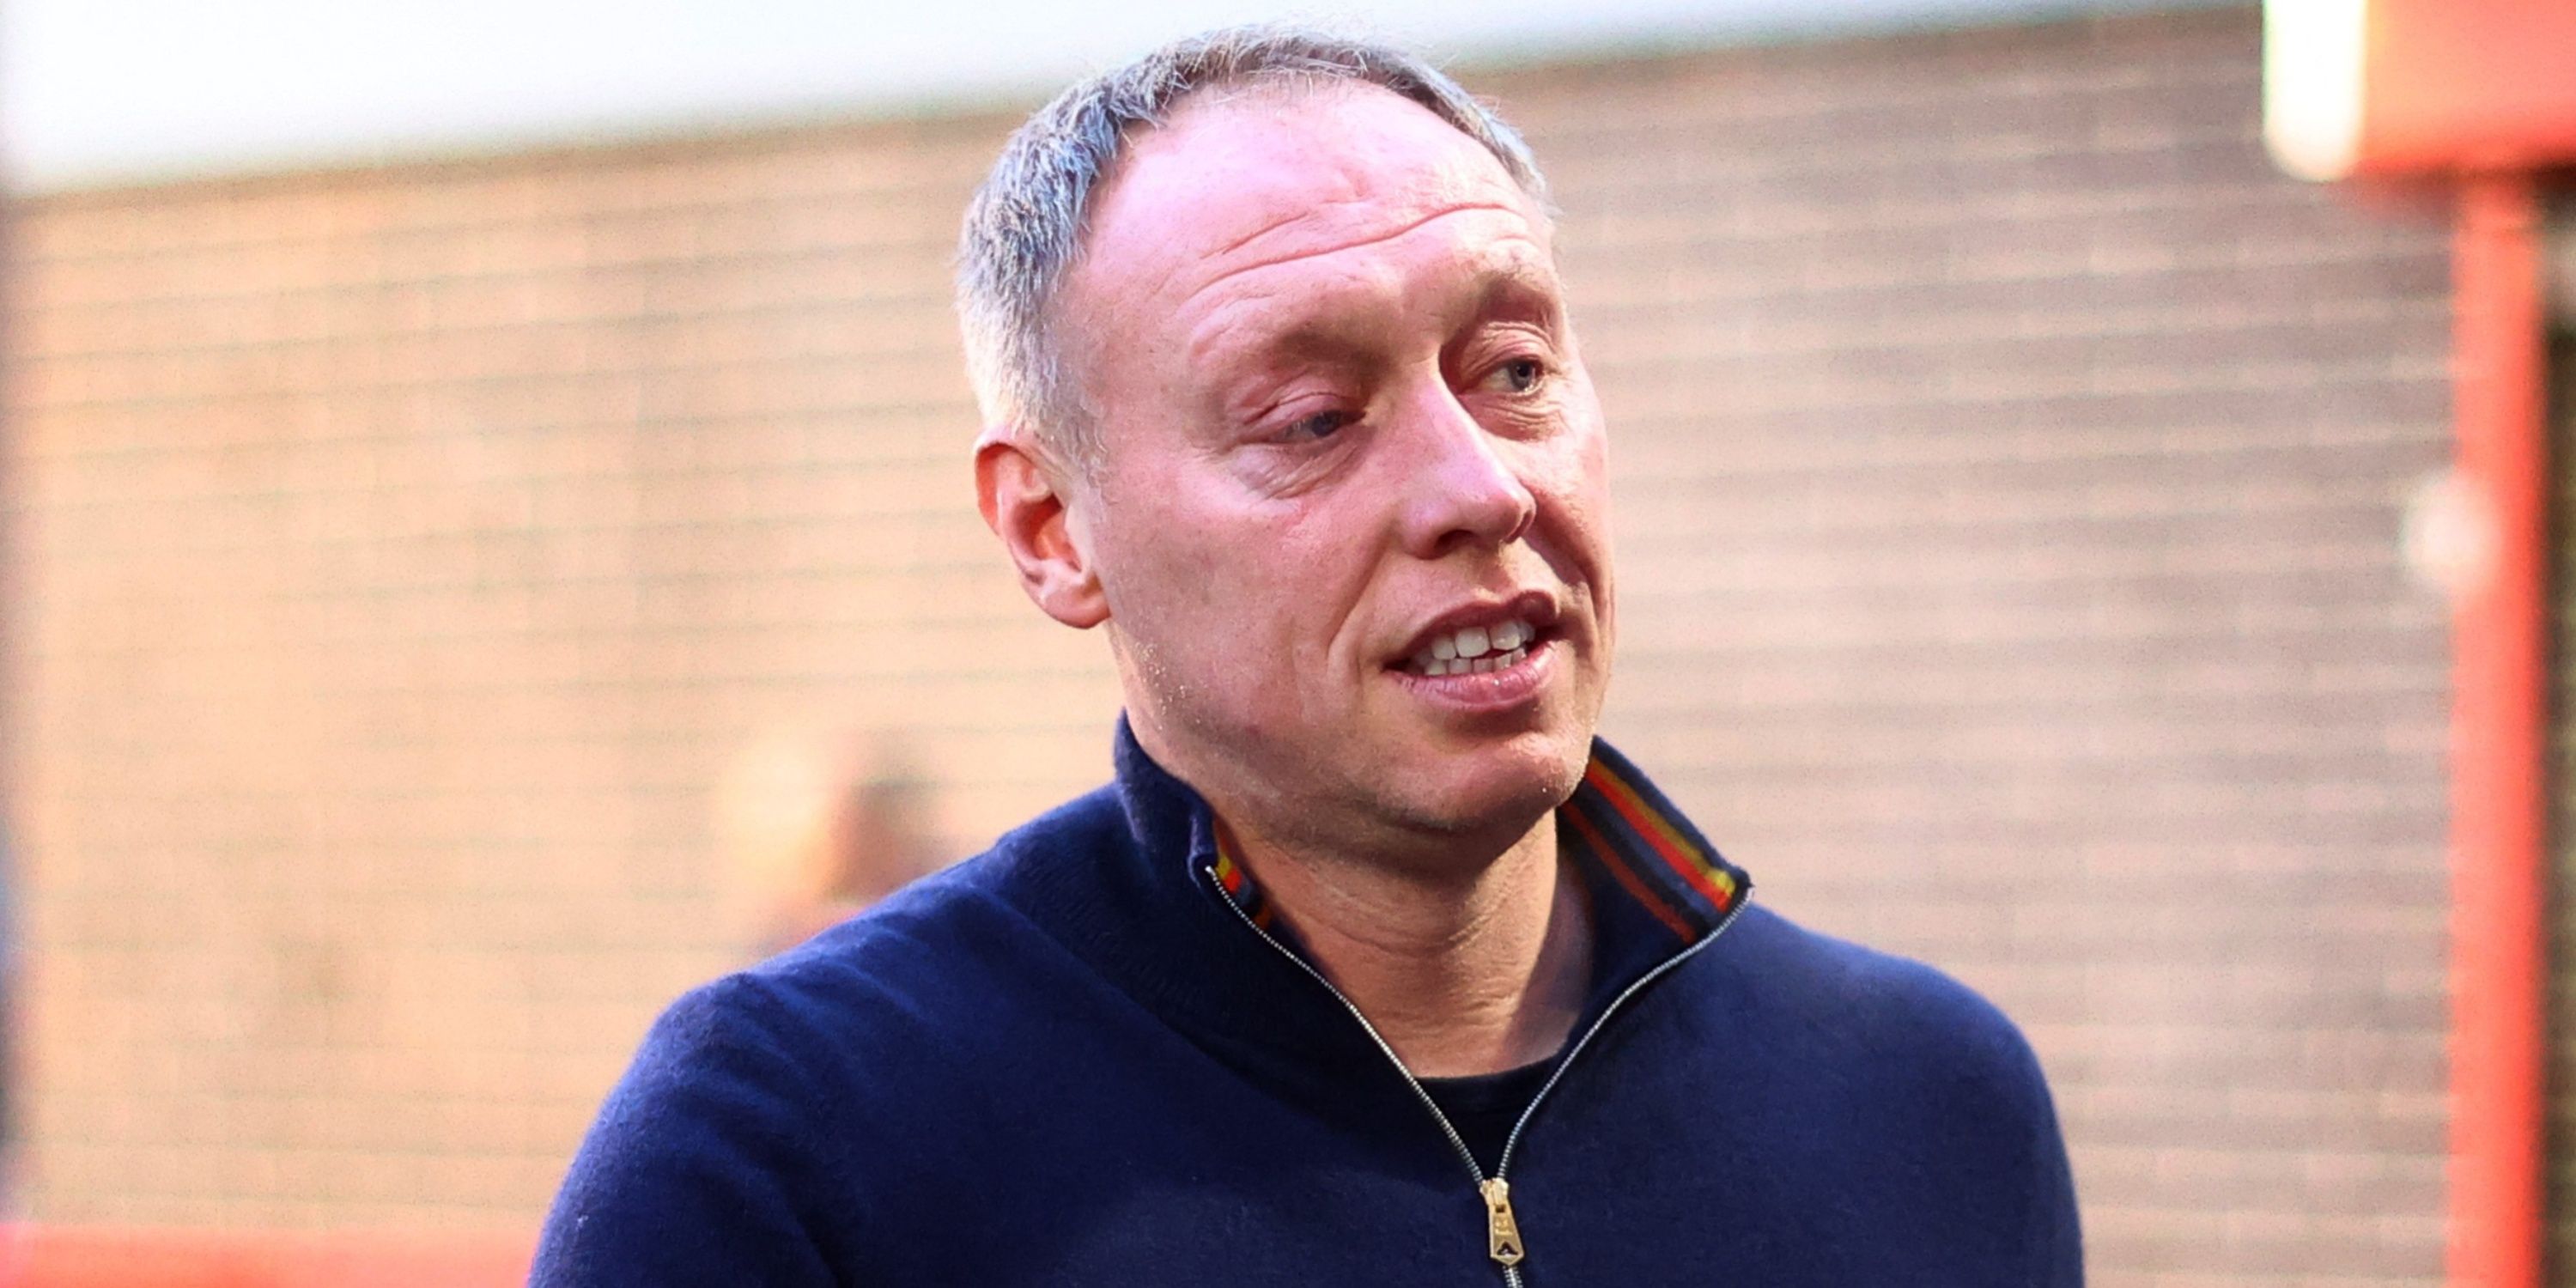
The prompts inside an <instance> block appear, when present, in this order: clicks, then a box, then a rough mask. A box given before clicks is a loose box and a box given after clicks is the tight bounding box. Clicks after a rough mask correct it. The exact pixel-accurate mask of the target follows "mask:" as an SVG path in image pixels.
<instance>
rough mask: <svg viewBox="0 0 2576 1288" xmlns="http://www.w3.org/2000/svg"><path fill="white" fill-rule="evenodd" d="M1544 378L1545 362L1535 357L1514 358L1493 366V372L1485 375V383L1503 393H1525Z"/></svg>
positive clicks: (1545, 372)
mask: <svg viewBox="0 0 2576 1288" xmlns="http://www.w3.org/2000/svg"><path fill="white" fill-rule="evenodd" d="M1546 378H1547V364H1545V363H1543V362H1540V361H1539V360H1538V359H1536V358H1514V359H1512V360H1511V361H1509V362H1506V363H1504V364H1503V365H1501V366H1499V367H1496V368H1494V374H1492V375H1490V376H1487V377H1485V384H1486V385H1487V387H1489V388H1493V389H1498V390H1500V391H1502V392H1504V393H1514V394H1525V393H1528V392H1529V391H1531V390H1533V389H1536V388H1538V385H1539V382H1540V381H1542V380H1545V379H1546Z"/></svg>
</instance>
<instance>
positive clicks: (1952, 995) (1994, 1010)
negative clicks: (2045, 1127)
mask: <svg viewBox="0 0 2576 1288" xmlns="http://www.w3.org/2000/svg"><path fill="white" fill-rule="evenodd" d="M1741 916H1742V917H1743V922H1742V924H1740V925H1738V926H1735V927H1732V928H1730V929H1729V930H1728V932H1727V934H1728V937H1729V938H1731V939H1735V940H1736V941H1737V942H1735V943H1734V944H1732V945H1730V947H1732V948H1733V949H1734V950H1735V951H1734V952H1733V953H1731V954H1729V955H1727V957H1726V962H1725V965H1726V969H1727V972H1728V975H1729V978H1728V980H1727V981H1726V983H1727V985H1728V987H1730V988H1731V989H1733V990H1735V991H1737V993H1738V994H1739V995H1740V996H1742V997H1744V998H1745V999H1746V1005H1747V1006H1748V1007H1750V1008H1752V1009H1754V1010H1756V1011H1757V1012H1759V1013H1761V1014H1762V1015H1764V1016H1765V1017H1766V1018H1767V1019H1768V1020H1769V1022H1771V1023H1773V1024H1778V1025H1787V1026H1791V1027H1793V1028H1795V1029H1797V1030H1799V1031H1802V1032H1805V1033H1807V1034H1809V1035H1810V1036H1811V1040H1812V1041H1813V1043H1814V1044H1815V1045H1816V1046H1818V1047H1820V1048H1822V1049H1823V1050H1825V1051H1828V1052H1830V1053H1832V1054H1833V1055H1834V1056H1837V1057H1840V1058H1843V1059H1848V1060H1853V1061H1860V1062H1865V1063H1866V1065H1867V1066H1869V1067H1873V1068H1875V1069H1877V1070H1879V1071H1880V1072H1881V1073H1882V1074H1883V1075H1884V1076H1886V1077H1889V1078H1894V1079H1902V1080H1906V1081H1910V1082H1947V1083H1957V1084H1970V1085H1979V1086H1985V1087H1988V1088H1990V1089H1991V1090H1993V1091H1994V1092H1996V1093H1998V1094H2001V1095H2004V1096H2006V1097H2007V1098H2009V1099H2010V1100H2012V1101H2014V1102H2017V1103H2018V1104H2020V1105H2022V1106H2023V1107H2024V1108H2025V1109H2038V1110H2042V1111H2044V1110H2045V1107H2046V1103H2047V1089H2046V1081H2045V1079H2044V1077H2043V1075H2042V1073H2041V1070H2040V1066H2039V1061H2038V1058H2037V1056H2036V1055H2035V1054H2034V1053H2033V1052H2032V1050H2031V1047H2030V1043H2029V1042H2028V1040H2027V1039H2025V1038H2024V1037H2023V1036H2022V1032H2021V1030H2020V1028H2019V1027H2017V1026H2016V1025H2015V1024H2014V1023H2013V1022H2012V1020H2011V1019H2010V1018H2009V1017H2007V1016H2006V1015H2005V1014H2004V1013H2003V1011H2002V1010H2001V1009H2000V1008H1998V1007H1996V1006H1995V1004H1994V1003H1992V1002H1990V1001H1988V1000H1986V998H1985V997H1983V996H1982V995H1980V994H1978V993H1977V992H1976V990H1974V989H1971V988H1969V987H1968V986H1967V985H1966V984H1963V983H1961V982H1959V981H1958V980H1957V979H1954V978H1952V977H1951V976H1950V975H1948V974H1946V973H1944V972H1942V971H1940V970H1938V969H1936V968H1934V967H1932V966H1930V965H1927V964H1925V963H1923V962H1919V961H1915V960H1913V959H1910V958H1906V957H1899V956H1896V955H1894V954H1891V953H1885V952H1880V951H1878V950H1875V949H1871V948H1866V947H1863V946H1861V945H1859V944H1855V943H1852V942H1851V941H1849V940H1845V939H1839V938H1836V937H1834V936H1831V935H1827V934H1822V933H1820V932H1817V931H1813V930H1809V929H1807V928H1806V927H1803V926H1800V925H1798V924H1797V923H1795V922H1793V921H1791V920H1790V919H1788V918H1787V917H1784V916H1781V915H1780V914H1778V913H1776V912H1772V911H1770V910H1769V909H1767V908H1765V907H1763V906H1762V905H1758V904H1757V905H1753V906H1749V907H1747V908H1746V909H1745V910H1744V912H1743V913H1742V914H1741Z"/></svg>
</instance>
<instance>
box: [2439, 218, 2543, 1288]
mask: <svg viewBox="0 0 2576 1288" xmlns="http://www.w3.org/2000/svg"><path fill="white" fill-rule="evenodd" d="M2538 205H2539V203H2538V200H2537V197H2536V195H2535V193H2534V190H2533V183H2532V179H2531V177H2530V176H2529V175H2528V174H2523V173H2504V174H2487V175H2477V176H2471V177H2469V178H2467V179H2465V180H2464V181H2463V183H2462V184H2461V187H2460V195H2459V214H2458V222H2457V225H2456V231H2455V236H2454V241H2453V251H2452V256H2453V257H2452V272H2453V290H2454V292H2455V295H2454V301H2455V310H2456V312H2455V323H2454V324H2455V331H2454V344H2455V346H2456V348H2455V355H2454V361H2455V365H2456V370H2455V374H2454V378H2455V386H2454V394H2453V396H2454V399H2455V403H2454V410H2455V415H2456V417H2457V421H2458V438H2459V444H2458V446H2459V471H2460V477H2461V479H2462V481H2463V482H2464V483H2465V484H2466V485H2467V488H2468V490H2469V493H2470V495H2472V496H2474V497H2477V498H2478V499H2479V500H2480V501H2481V502H2482V503H2483V507H2484V509H2485V511H2486V516H2487V518H2488V519H2489V520H2490V523H2489V525H2488V531H2489V536H2490V538H2491V540H2490V543H2489V546H2488V550H2487V552H2486V553H2487V554H2488V556H2489V557H2488V558H2487V559H2485V560H2483V561H2481V563H2482V568H2481V569H2480V575H2474V576H2472V577H2470V578H2468V579H2467V583H2466V584H2465V585H2463V586H2462V587H2461V588H2460V594H2459V598H2458V600H2457V602H2456V604H2455V606H2454V608H2453V614H2454V616H2453V623H2452V626H2453V641H2454V642H2453V646H2452V647H2453V650H2454V651H2453V673H2452V674H2453V686H2454V687H2453V697H2452V726H2451V748H2452V751H2451V754H2452V790H2451V1050H2450V1055H2451V1134H2450V1161H2451V1175H2450V1195H2451V1210H2450V1258H2449V1262H2450V1265H2449V1270H2450V1281H2451V1283H2452V1284H2454V1285H2458V1286H2459V1288H2470V1286H2471V1285H2475V1286H2476V1288H2541V1273H2542V1249H2543V1222H2544V1216H2543V1212H2544V1208H2543V1204H2544V1199H2545V1189H2544V1171H2543V1168H2544V1155H2545V1149H2546V1139H2547V1136H2546V1130H2545V1129H2546V1112H2547V1076H2546V1065H2545V1059H2546V1057H2545V1038H2546V1032H2547V1003H2546V993H2545V988H2546V982H2547V980H2548V977H2549V970H2548V963H2549V958H2548V933H2547V921H2546V909H2547V897H2546V896H2547V891H2548V876H2549V857H2548V850H2547V826H2546V825H2547V819H2548V810H2549V803H2548V786H2547V778H2546V773H2545V767H2546V764H2547V737H2548V713H2549V652H2548V627H2549V616H2548V614H2549V607H2548V606H2549V543H2548V531H2549V524H2548V504H2549V500H2548V498H2549V437H2548V425H2547V415H2548V412H2547V404H2546V396H2545V388H2546V385H2545V380H2546V375H2547V371H2546V366H2545V363H2546V348H2545V346H2546V331H2545V324H2546V318H2545V316H2544V314H2543V307H2542V300H2541V265H2540V246H2539V236H2540V235H2539V229H2538V227H2537V225H2538V222H2539V211H2538Z"/></svg>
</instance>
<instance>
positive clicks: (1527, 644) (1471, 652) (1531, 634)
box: [1401, 617, 1540, 676]
mask: <svg viewBox="0 0 2576 1288" xmlns="http://www.w3.org/2000/svg"><path fill="white" fill-rule="evenodd" d="M1539 643H1540V637H1539V631H1538V628H1537V627H1535V626H1532V625H1530V624H1529V623H1528V622H1527V621H1524V620H1522V619H1521V618H1517V617H1514V618H1509V619H1507V620H1504V621H1501V622H1496V623H1494V624H1492V625H1490V626H1461V627H1459V628H1458V629H1456V630H1454V631H1443V632H1441V633H1440V634H1438V635H1435V636H1432V637H1431V639H1430V641H1429V642H1428V643H1426V644H1424V645H1422V646H1421V647H1420V648H1418V649H1416V650H1415V651H1414V654H1413V656H1412V657H1410V658H1407V659H1405V662H1404V665H1403V667H1402V668H1401V669H1402V670H1403V671H1404V672H1405V673H1406V674H1409V675H1425V676H1436V675H1482V674H1485V673H1487V672H1490V671H1503V670H1509V669H1510V668H1512V667H1515V666H1518V665H1520V664H1521V663H1522V662H1525V661H1527V660H1529V655H1530V650H1531V649H1532V648H1534V647H1537V646H1538V644H1539Z"/></svg>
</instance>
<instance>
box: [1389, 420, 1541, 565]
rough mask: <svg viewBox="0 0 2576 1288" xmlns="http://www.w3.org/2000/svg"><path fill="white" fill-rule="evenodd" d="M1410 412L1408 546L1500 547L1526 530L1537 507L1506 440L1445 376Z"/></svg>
mask: <svg viewBox="0 0 2576 1288" xmlns="http://www.w3.org/2000/svg"><path fill="white" fill-rule="evenodd" d="M1413 401H1414V407H1413V412H1414V414H1413V415H1412V416H1411V417H1409V418H1408V419H1409V420H1411V422H1412V424H1411V425H1410V427H1409V428H1410V429H1411V430H1412V431H1413V432H1412V433H1411V434H1409V435H1408V437H1409V438H1411V439H1412V440H1413V443H1414V446H1415V449H1416V450H1415V451H1414V452H1413V453H1410V454H1409V456H1410V459H1409V460H1408V461H1407V462H1406V467H1407V468H1408V469H1409V471H1410V476H1409V477H1408V478H1406V479H1405V480H1404V484H1403V487H1404V493H1403V495H1404V498H1405V501H1404V512H1403V515H1402V518H1401V522H1402V524H1403V527H1404V546H1405V550H1406V552H1407V553H1409V554H1412V555H1414V556H1415V557H1417V558H1422V559H1437V558H1440V557H1441V556H1443V555H1445V554H1447V553H1449V551H1450V550H1452V549H1454V548H1456V547H1457V546H1459V545H1462V544H1464V545H1471V546H1487V547H1496V548H1499V547H1502V546H1506V545H1509V544H1511V543H1512V542H1514V541H1516V540H1519V539H1520V537H1521V535H1522V534H1523V533H1525V532H1527V531H1529V526H1530V521H1531V519H1532V518H1533V517H1535V516H1536V515H1537V513H1538V501H1537V498H1535V497H1533V496H1532V495H1531V494H1530V490H1529V486H1528V485H1527V484H1526V483H1525V482H1523V481H1522V479H1521V476H1520V472H1519V471H1518V470H1517V469H1516V468H1514V463H1513V459H1512V458H1513V456H1514V455H1516V453H1514V452H1513V451H1512V450H1511V445H1510V443H1509V441H1508V440H1506V439H1503V438H1499V437H1497V436H1496V435H1494V434H1493V433H1492V432H1491V431H1489V430H1487V429H1486V428H1485V427H1484V426H1483V425H1481V424H1479V423H1477V421H1476V418H1475V416H1473V415H1472V414H1470V413H1469V412H1468V410H1467V408H1466V406H1465V405H1464V404H1462V403H1460V402H1459V401H1458V396H1457V394H1456V393H1455V392H1454V391H1452V390H1451V389H1450V388H1449V387H1448V385H1447V383H1446V382H1437V384H1436V387H1435V388H1432V389H1428V390H1425V391H1424V392H1423V394H1422V395H1421V396H1420V397H1418V398H1416V399H1414V400H1413Z"/></svg>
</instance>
